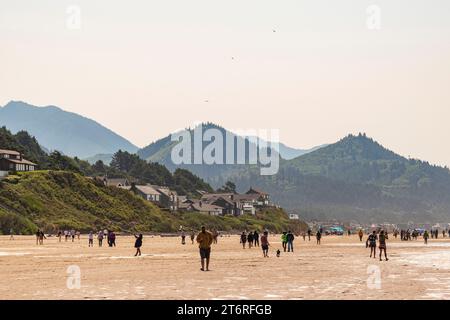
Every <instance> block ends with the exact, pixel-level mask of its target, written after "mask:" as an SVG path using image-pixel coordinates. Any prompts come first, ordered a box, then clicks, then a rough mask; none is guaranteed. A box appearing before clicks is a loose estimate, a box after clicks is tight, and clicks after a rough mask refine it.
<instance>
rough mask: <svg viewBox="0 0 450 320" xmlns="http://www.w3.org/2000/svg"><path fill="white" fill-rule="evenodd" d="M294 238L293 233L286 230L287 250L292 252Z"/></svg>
mask: <svg viewBox="0 0 450 320" xmlns="http://www.w3.org/2000/svg"><path fill="white" fill-rule="evenodd" d="M294 239H295V236H294V234H293V233H292V232H291V231H288V233H287V235H286V240H287V247H288V252H291V251H292V252H294Z"/></svg>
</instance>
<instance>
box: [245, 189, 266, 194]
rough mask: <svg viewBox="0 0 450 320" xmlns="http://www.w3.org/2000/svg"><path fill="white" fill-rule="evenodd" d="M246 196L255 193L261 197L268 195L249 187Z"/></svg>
mask: <svg viewBox="0 0 450 320" xmlns="http://www.w3.org/2000/svg"><path fill="white" fill-rule="evenodd" d="M246 193H247V194H252V193H257V194H261V195H268V193H267V192H264V191H262V190H259V189H256V188H253V187H250V189H249V190H248V191H247V192H246Z"/></svg>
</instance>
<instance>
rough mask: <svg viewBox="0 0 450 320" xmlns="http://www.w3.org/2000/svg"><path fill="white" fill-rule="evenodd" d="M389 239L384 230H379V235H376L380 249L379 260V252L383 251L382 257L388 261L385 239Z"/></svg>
mask: <svg viewBox="0 0 450 320" xmlns="http://www.w3.org/2000/svg"><path fill="white" fill-rule="evenodd" d="M387 239H389V238H388V235H387V233H385V232H384V230H381V231H380V235H379V237H378V241H379V246H378V249H379V250H380V261H381V260H382V259H381V253H382V252H383V251H384V258H385V259H386V261H388V260H389V259H388V257H387V253H386V240H387Z"/></svg>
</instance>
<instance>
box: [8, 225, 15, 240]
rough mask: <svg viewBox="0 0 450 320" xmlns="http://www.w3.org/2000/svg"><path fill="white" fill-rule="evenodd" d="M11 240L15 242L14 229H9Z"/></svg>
mask: <svg viewBox="0 0 450 320" xmlns="http://www.w3.org/2000/svg"><path fill="white" fill-rule="evenodd" d="M9 240H14V230H13V229H12V228H11V229H9Z"/></svg>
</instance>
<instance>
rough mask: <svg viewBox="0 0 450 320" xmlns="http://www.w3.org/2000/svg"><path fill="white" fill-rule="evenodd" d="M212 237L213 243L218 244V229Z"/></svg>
mask: <svg viewBox="0 0 450 320" xmlns="http://www.w3.org/2000/svg"><path fill="white" fill-rule="evenodd" d="M212 236H213V243H214V244H217V238H218V237H219V232H218V231H217V230H216V229H214V230H213V232H212Z"/></svg>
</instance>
